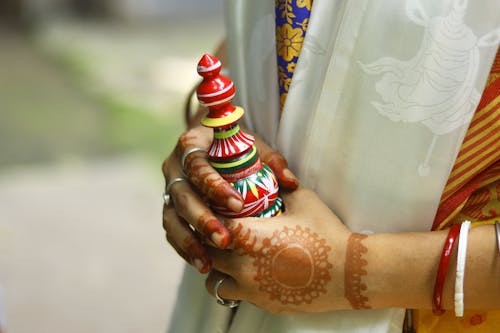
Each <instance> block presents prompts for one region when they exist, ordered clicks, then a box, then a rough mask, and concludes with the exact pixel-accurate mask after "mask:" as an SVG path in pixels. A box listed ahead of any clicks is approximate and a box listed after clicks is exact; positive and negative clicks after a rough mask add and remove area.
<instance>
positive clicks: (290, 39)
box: [275, 0, 312, 110]
mask: <svg viewBox="0 0 500 333" xmlns="http://www.w3.org/2000/svg"><path fill="white" fill-rule="evenodd" d="M275 6H276V12H275V13H276V51H277V58H278V59H277V60H278V82H279V92H280V110H283V105H284V104H285V99H286V96H287V94H288V88H289V87H290V83H291V82H292V77H293V72H294V71H295V66H296V65H297V60H298V59H299V55H300V50H301V49H302V44H303V42H304V37H305V35H306V31H307V25H308V24H309V16H310V14H311V7H312V0H275Z"/></svg>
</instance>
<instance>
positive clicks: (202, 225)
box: [163, 157, 230, 249]
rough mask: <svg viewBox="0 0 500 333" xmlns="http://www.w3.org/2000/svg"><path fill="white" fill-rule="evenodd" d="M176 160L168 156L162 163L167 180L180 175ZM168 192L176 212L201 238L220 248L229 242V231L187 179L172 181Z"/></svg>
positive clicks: (180, 171)
mask: <svg viewBox="0 0 500 333" xmlns="http://www.w3.org/2000/svg"><path fill="white" fill-rule="evenodd" d="M176 162H177V161H176V160H175V157H170V158H168V159H167V161H165V163H164V165H163V173H164V175H165V179H166V180H167V182H168V179H174V178H176V177H181V175H182V170H181V167H180V164H179V163H176ZM182 178H183V177H182ZM169 192H170V193H169V194H170V197H171V198H172V201H173V202H174V206H175V210H176V212H177V214H178V215H179V216H181V217H182V218H184V220H185V221H186V222H187V223H188V224H189V225H191V226H193V227H194V228H195V230H196V231H197V232H198V233H199V234H200V235H201V236H202V238H204V239H205V240H207V241H208V242H210V243H213V244H214V245H215V246H217V247H219V248H221V249H223V248H225V247H226V246H227V245H228V244H229V242H230V236H229V232H228V231H227V229H226V228H225V227H224V225H223V223H222V222H220V221H219V220H218V219H217V218H216V217H215V216H214V214H213V213H212V211H211V210H210V209H209V208H208V207H207V205H206V203H205V202H204V201H203V200H201V198H200V197H199V195H198V193H196V192H195V191H194V190H193V189H192V187H191V186H190V185H189V184H188V182H187V181H186V182H177V183H174V184H173V185H172V186H171V187H170V189H169Z"/></svg>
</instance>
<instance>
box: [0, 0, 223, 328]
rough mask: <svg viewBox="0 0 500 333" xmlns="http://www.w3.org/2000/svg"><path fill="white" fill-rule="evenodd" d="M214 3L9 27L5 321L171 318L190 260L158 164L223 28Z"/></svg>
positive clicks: (131, 322)
mask: <svg viewBox="0 0 500 333" xmlns="http://www.w3.org/2000/svg"><path fill="white" fill-rule="evenodd" d="M153 2H154V1H153ZM156 2H158V3H162V2H161V0H157V1H156ZM166 2H168V1H166ZM128 3H133V1H132V0H130V1H128ZM188 3H190V4H193V1H188ZM212 3H214V2H213V1H212ZM216 5H217V6H216V8H217V10H214V11H211V12H209V14H210V15H204V16H203V17H201V16H196V15H193V12H191V11H190V10H194V12H196V6H194V7H193V8H190V7H189V6H187V5H184V6H180V7H179V11H178V12H177V14H178V15H174V14H175V13H176V12H175V10H174V9H172V8H170V9H168V10H165V9H164V10H165V11H166V12H167V13H166V14H165V18H164V19H158V17H155V19H154V20H142V21H141V20H135V19H131V18H130V17H129V16H130V15H131V14H130V13H129V14H126V13H125V14H123V13H122V14H121V16H125V19H124V18H123V17H121V16H120V17H119V18H118V19H116V18H115V19H112V20H109V19H105V20H102V19H101V20H99V21H88V20H86V21H82V20H75V19H68V18H67V17H64V19H50V20H43V22H42V23H41V24H37V26H36V28H31V32H30V33H29V34H19V33H18V32H13V31H12V30H11V29H5V28H1V26H0V296H1V295H2V294H3V302H4V303H5V304H4V307H5V314H2V313H0V323H1V322H2V320H3V316H4V315H5V327H6V329H7V332H16V333H23V332H39V333H44V332H74V333H79V332H82V333H83V332H163V331H164V330H165V328H166V327H167V325H168V320H169V319H170V311H171V309H172V306H173V304H174V302H175V297H176V287H177V285H178V283H179V280H180V274H181V269H182V263H181V261H180V260H179V259H178V257H177V256H176V255H175V254H174V251H173V250H171V249H170V248H169V247H168V246H167V245H166V242H165V241H164V233H163V230H162V228H161V204H162V201H161V193H162V191H163V186H164V182H163V179H162V176H161V173H160V168H159V165H160V163H161V160H162V158H163V157H164V156H165V155H166V154H167V153H168V152H169V151H170V150H171V149H172V147H173V146H174V144H175V138H176V137H177V135H178V134H179V133H180V132H181V131H182V129H183V125H182V120H181V119H182V113H181V105H182V103H183V98H184V95H185V93H186V91H187V89H188V87H190V86H192V84H194V82H196V80H197V78H196V72H195V66H196V62H197V59H198V57H199V56H200V55H201V54H202V53H204V52H207V51H211V50H212V49H213V48H214V47H215V45H216V44H217V43H218V41H219V40H220V39H221V38H222V35H223V27H222V23H221V19H220V17H221V15H222V13H221V12H220V10H219V9H220V1H216ZM204 6H207V5H206V4H205V5H204ZM174 7H175V6H174ZM188 7H189V8H188ZM133 8H134V7H133V6H132V14H133ZM128 10H130V8H129V9H128ZM172 13H173V14H172ZM190 13H191V14H190ZM205 14H206V12H205ZM127 15H128V16H127ZM2 289H3V290H2ZM1 309H2V304H0V312H1ZM176 320H182V318H176ZM186 320H189V318H186Z"/></svg>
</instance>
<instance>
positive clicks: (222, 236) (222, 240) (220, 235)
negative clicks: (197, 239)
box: [210, 231, 229, 249]
mask: <svg viewBox="0 0 500 333" xmlns="http://www.w3.org/2000/svg"><path fill="white" fill-rule="evenodd" d="M210 238H211V239H212V242H213V243H214V244H215V245H217V246H218V247H219V248H221V249H225V248H226V247H227V245H228V243H229V237H228V235H227V234H226V233H225V232H220V231H219V232H214V233H212V236H211V237H210Z"/></svg>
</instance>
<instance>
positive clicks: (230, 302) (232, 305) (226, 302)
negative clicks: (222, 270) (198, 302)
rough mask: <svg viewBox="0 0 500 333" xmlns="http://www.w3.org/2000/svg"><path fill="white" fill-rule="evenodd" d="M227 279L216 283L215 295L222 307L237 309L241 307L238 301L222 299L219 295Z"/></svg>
mask: <svg viewBox="0 0 500 333" xmlns="http://www.w3.org/2000/svg"><path fill="white" fill-rule="evenodd" d="M225 279H226V277H223V278H221V279H219V280H218V281H217V282H216V283H215V286H214V294H215V298H216V299H217V303H218V304H220V305H224V306H227V307H228V308H235V307H237V306H238V305H240V301H236V300H231V299H224V298H222V297H221V296H220V295H219V289H220V287H221V286H222V284H223V283H224V280H225Z"/></svg>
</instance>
